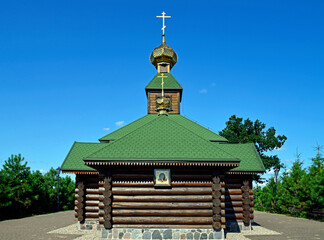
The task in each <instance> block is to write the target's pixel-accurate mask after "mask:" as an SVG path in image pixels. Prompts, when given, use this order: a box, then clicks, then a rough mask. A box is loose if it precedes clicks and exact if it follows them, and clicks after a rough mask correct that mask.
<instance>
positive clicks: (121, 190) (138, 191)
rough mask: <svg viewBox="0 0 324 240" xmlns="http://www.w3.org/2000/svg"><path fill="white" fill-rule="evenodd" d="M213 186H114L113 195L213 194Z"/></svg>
mask: <svg viewBox="0 0 324 240" xmlns="http://www.w3.org/2000/svg"><path fill="white" fill-rule="evenodd" d="M211 192H212V190H211V188H205V187H200V188H189V187H188V188H180V187H179V188H172V189H155V188H126V187H114V188H112V193H113V195H148V194H152V195H154V194H155V195H165V194H168V195H173V194H186V195H193V194H211Z"/></svg>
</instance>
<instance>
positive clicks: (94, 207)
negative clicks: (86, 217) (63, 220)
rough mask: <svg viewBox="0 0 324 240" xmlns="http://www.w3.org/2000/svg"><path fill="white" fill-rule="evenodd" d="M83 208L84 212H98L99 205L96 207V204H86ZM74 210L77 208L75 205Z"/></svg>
mask: <svg viewBox="0 0 324 240" xmlns="http://www.w3.org/2000/svg"><path fill="white" fill-rule="evenodd" d="M84 209H85V211H86V212H98V211H99V207H97V206H86V207H85V208H84ZM74 210H78V208H77V207H76V206H75V207H74Z"/></svg>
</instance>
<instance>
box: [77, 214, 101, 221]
mask: <svg viewBox="0 0 324 240" xmlns="http://www.w3.org/2000/svg"><path fill="white" fill-rule="evenodd" d="M78 216H79V215H78V213H75V217H76V218H78ZM84 216H85V217H86V218H99V213H97V212H85V213H84ZM78 220H79V218H78ZM79 221H82V220H79Z"/></svg>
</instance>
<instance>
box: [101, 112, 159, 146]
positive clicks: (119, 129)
mask: <svg viewBox="0 0 324 240" xmlns="http://www.w3.org/2000/svg"><path fill="white" fill-rule="evenodd" d="M149 115H151V114H146V115H144V116H143V117H140V118H138V119H136V120H135V121H133V122H130V123H129V124H127V125H125V126H122V127H121V128H118V129H117V130H115V131H113V132H111V133H108V134H106V135H105V136H103V137H101V138H99V139H98V140H99V141H100V139H102V138H104V137H106V136H109V135H110V134H112V133H116V132H119V131H121V130H123V129H124V128H126V127H129V125H131V124H134V123H135V122H138V121H140V120H141V119H143V118H145V117H147V116H149ZM152 120H153V119H152ZM152 120H151V121H152ZM151 121H149V122H151ZM144 125H145V124H144ZM135 130H136V129H135ZM135 130H133V131H135ZM131 132H132V131H131ZM126 135H127V134H126Z"/></svg>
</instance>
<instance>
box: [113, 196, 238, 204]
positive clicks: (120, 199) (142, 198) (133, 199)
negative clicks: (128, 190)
mask: <svg viewBox="0 0 324 240" xmlns="http://www.w3.org/2000/svg"><path fill="white" fill-rule="evenodd" d="M241 198H242V197H241ZM211 200H212V196H211V195H164V196H163V195H161V196H160V195H140V196H126V195H114V196H113V201H115V202H210V201H211Z"/></svg>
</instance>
